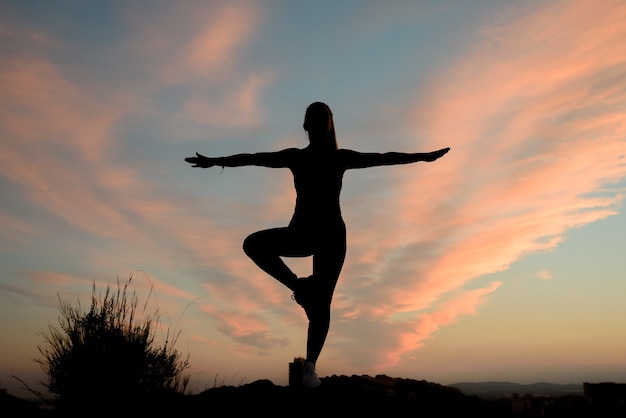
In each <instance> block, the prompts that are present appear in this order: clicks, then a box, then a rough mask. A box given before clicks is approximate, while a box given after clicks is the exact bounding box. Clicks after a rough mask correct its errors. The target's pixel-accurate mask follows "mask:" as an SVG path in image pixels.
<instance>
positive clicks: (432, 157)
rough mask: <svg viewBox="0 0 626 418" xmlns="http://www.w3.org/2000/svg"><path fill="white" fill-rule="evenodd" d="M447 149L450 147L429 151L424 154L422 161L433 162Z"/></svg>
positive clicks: (446, 151)
mask: <svg viewBox="0 0 626 418" xmlns="http://www.w3.org/2000/svg"><path fill="white" fill-rule="evenodd" d="M448 151H450V148H443V149H440V150H439V151H433V152H429V153H428V154H426V156H425V158H424V161H427V162H433V161H435V160H438V159H439V158H441V157H443V156H444V155H446V154H447V153H448Z"/></svg>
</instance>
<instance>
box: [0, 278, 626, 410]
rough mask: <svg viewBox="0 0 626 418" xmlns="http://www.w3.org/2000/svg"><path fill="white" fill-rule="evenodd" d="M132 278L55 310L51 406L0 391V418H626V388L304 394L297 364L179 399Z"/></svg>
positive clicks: (382, 382)
mask: <svg viewBox="0 0 626 418" xmlns="http://www.w3.org/2000/svg"><path fill="white" fill-rule="evenodd" d="M131 279H132V276H131V278H129V280H128V281H126V282H125V283H120V282H119V280H118V283H117V289H116V290H115V289H111V288H109V287H107V288H106V290H105V291H104V293H102V292H97V291H96V289H95V285H94V287H93V289H92V298H91V304H90V306H89V308H86V309H84V308H83V307H82V306H81V305H80V303H77V304H72V303H69V302H65V301H60V302H61V315H60V316H59V322H58V323H59V326H58V327H55V326H50V327H49V329H48V332H44V333H42V337H43V344H42V345H40V346H39V351H40V353H41V355H42V357H41V358H40V359H39V360H37V361H38V363H39V364H40V366H41V367H42V370H43V371H44V373H45V375H46V377H47V378H46V379H45V380H44V381H42V382H41V383H43V385H44V386H45V387H46V389H47V390H48V392H49V393H50V394H52V395H51V396H52V398H50V399H48V398H47V397H46V396H43V395H41V394H40V393H38V392H35V391H33V390H31V393H32V394H34V395H37V396H38V397H39V398H40V399H41V402H29V401H26V400H23V399H20V398H16V397H14V396H11V395H9V394H8V393H6V392H4V391H2V390H0V418H13V417H16V418H28V417H44V418H48V417H50V418H52V417H107V418H109V417H111V418H124V417H191V416H193V417H196V416H201V417H204V416H215V415H218V416H223V415H227V416H232V417H246V416H253V417H256V416H269V417H272V418H278V417H296V418H299V417H309V416H311V417H320V418H327V417H328V418H330V417H334V416H345V417H405V416H406V417H446V418H447V417H481V418H500V417H503V418H504V417H520V416H537V417H568V418H576V417H598V418H600V417H602V418H604V417H607V418H613V417H616V418H617V417H620V418H624V417H626V407H625V399H626V389H625V388H624V386H626V385H623V386H622V385H608V386H602V385H586V386H585V395H586V396H559V397H537V396H532V395H522V396H508V397H504V398H503V397H500V398H496V399H493V398H486V397H479V396H476V395H471V394H467V393H463V392H462V391H461V390H460V389H458V388H454V387H449V386H442V385H439V384H436V383H431V382H427V381H418V380H412V379H401V378H391V377H388V376H384V375H383V376H376V377H369V376H351V377H348V376H331V377H325V378H322V379H321V380H322V386H321V387H319V388H316V389H306V388H304V387H302V386H301V385H296V384H295V382H300V381H301V380H300V379H298V378H297V376H298V370H300V369H299V368H298V367H296V364H297V362H296V361H295V360H298V359H294V363H293V364H290V376H289V378H290V382H292V384H291V385H289V386H276V385H274V384H273V383H272V382H271V381H269V380H257V381H255V382H252V383H249V384H245V385H244V384H242V385H239V386H216V387H214V388H212V389H209V390H206V391H204V392H201V393H199V394H186V387H187V383H188V378H187V377H185V376H184V375H183V371H185V370H186V369H187V367H188V366H189V363H188V356H187V357H185V356H182V355H181V353H180V352H178V350H176V349H175V348H174V345H175V343H176V339H177V338H176V337H177V335H178V334H176V333H174V334H173V335H171V334H169V330H168V331H166V333H165V335H164V336H163V337H164V338H161V340H162V341H163V342H162V343H161V344H159V343H158V342H157V341H156V339H155V337H156V331H155V330H156V329H158V328H159V327H158V325H159V321H158V319H159V313H158V312H153V313H150V312H147V311H146V305H143V309H138V307H140V306H141V305H139V304H138V299H137V297H136V295H135V294H134V293H131V292H129V288H128V286H129V284H130V282H131ZM299 360H303V359H299ZM292 366H293V368H292ZM292 372H293V373H292ZM300 377H301V376H300ZM292 378H293V379H292ZM18 380H19V379H18ZM22 383H24V385H25V387H26V388H27V389H29V390H30V388H29V386H28V384H27V383H26V382H22ZM590 394H591V395H592V396H589V395H590Z"/></svg>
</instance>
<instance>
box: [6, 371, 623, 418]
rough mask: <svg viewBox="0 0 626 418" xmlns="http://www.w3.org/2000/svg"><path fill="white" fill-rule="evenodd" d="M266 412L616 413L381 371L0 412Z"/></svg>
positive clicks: (13, 404) (490, 417)
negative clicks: (492, 395) (306, 384)
mask: <svg viewBox="0 0 626 418" xmlns="http://www.w3.org/2000/svg"><path fill="white" fill-rule="evenodd" d="M248 414H250V416H259V414H260V415H262V416H269V417H273V418H274V417H303V416H304V417H308V416H311V417H321V418H325V417H331V416H346V417H446V418H447V417H482V418H497V417H568V418H569V417H572V418H576V417H581V418H582V417H593V418H596V417H597V418H604V417H607V418H614V417H615V418H618V417H620V418H622V417H625V416H626V408H625V407H624V403H623V402H621V403H620V400H619V399H614V400H613V401H612V402H608V403H607V402H605V403H598V402H596V403H595V404H594V403H593V402H591V400H590V399H588V398H586V397H584V396H580V395H575V396H557V397H540V396H529V395H528V396H527V395H519V396H508V397H503V398H499V399H484V398H481V397H478V396H469V395H465V394H464V393H463V392H461V391H460V390H459V389H456V388H452V387H447V386H443V385H439V384H436V383H432V382H427V381H418V380H412V379H401V378H391V377H388V376H384V375H383V376H376V377H369V376H331V377H325V378H322V386H320V387H319V388H317V389H306V388H303V387H292V386H277V385H274V384H273V383H272V382H271V381H269V380H257V381H255V382H252V383H249V384H244V385H241V386H221V387H215V388H211V389H208V390H206V391H204V392H201V393H199V394H194V395H189V394H186V395H183V394H181V393H177V392H174V391H171V392H166V393H165V392H164V393H161V394H159V395H158V396H154V397H151V398H149V399H148V398H145V399H143V400H141V401H138V400H135V401H133V400H128V399H126V400H125V401H124V403H120V402H116V400H114V399H111V400H109V402H106V401H105V402H102V403H99V404H91V405H85V404H83V405H80V408H76V409H72V408H69V409H66V410H63V411H59V410H54V409H46V408H42V407H41V405H36V404H35V403H31V402H27V401H24V400H21V399H17V398H13V397H11V396H9V395H6V394H0V417H3V418H4V417H6V418H9V417H43V418H46V417H50V418H52V417H69V416H72V417H73V416H90V417H98V416H102V417H105V416H106V417H126V416H155V417H160V416H163V417H188V416H215V415H228V416H232V417H240V416H241V417H243V416H248Z"/></svg>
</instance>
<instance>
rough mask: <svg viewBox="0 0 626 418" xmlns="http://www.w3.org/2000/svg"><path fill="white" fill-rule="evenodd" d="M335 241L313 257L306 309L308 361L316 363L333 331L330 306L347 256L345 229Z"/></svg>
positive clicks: (327, 244)
mask: <svg viewBox="0 0 626 418" xmlns="http://www.w3.org/2000/svg"><path fill="white" fill-rule="evenodd" d="M337 232H338V233H336V234H333V235H332V237H331V238H332V239H331V240H329V241H328V242H326V244H325V245H324V244H322V245H320V246H319V250H318V252H317V253H316V254H315V255H314V256H313V278H312V279H310V280H311V292H312V293H313V294H312V295H311V296H312V298H311V301H310V303H308V304H307V305H308V306H307V307H306V308H305V311H306V314H307V317H308V318H309V329H308V339H307V359H306V361H307V362H311V363H313V364H315V363H316V362H317V359H318V357H319V355H320V353H321V352H322V348H323V347H324V343H325V342H326V336H327V335H328V330H329V328H330V305H331V301H332V298H333V292H334V290H335V286H336V285H337V280H338V279H339V274H340V273H341V268H342V267H343V262H344V260H345V257H346V238H345V230H343V231H341V230H340V231H337Z"/></svg>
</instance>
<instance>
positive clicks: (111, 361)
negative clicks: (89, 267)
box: [37, 275, 189, 409]
mask: <svg viewBox="0 0 626 418" xmlns="http://www.w3.org/2000/svg"><path fill="white" fill-rule="evenodd" d="M131 280H132V275H131V276H130V278H129V279H128V280H127V281H126V282H125V283H124V284H123V285H120V282H119V280H118V281H117V290H115V291H112V290H111V288H110V287H109V286H107V288H106V291H105V292H104V295H102V294H96V287H95V283H94V285H93V290H92V296H91V307H90V308H89V309H88V310H83V309H82V307H81V305H80V301H79V302H78V303H77V304H76V305H73V304H72V303H69V302H66V301H62V300H61V299H60V298H59V302H60V312H61V314H60V316H59V328H56V327H54V326H49V327H48V332H47V333H45V332H44V333H42V334H41V335H42V337H43V339H44V344H43V345H40V346H39V347H38V349H39V352H40V353H41V354H42V356H43V359H42V360H37V362H38V363H39V364H40V365H41V367H42V369H43V370H44V372H45V373H46V374H47V381H44V382H42V383H43V385H44V386H45V387H46V388H47V389H48V390H49V391H50V392H51V393H53V394H55V395H56V398H55V402H56V404H57V408H60V409H63V408H65V409H74V408H82V407H84V406H85V405H89V407H90V408H91V409H93V408H94V407H96V408H99V409H100V408H106V407H115V406H119V405H124V406H125V407H127V406H128V405H133V404H138V403H141V402H143V401H146V400H149V399H154V398H155V395H160V394H163V393H164V392H175V391H176V390H178V389H180V386H181V382H183V381H185V379H181V373H182V372H183V370H185V369H186V368H187V367H189V360H188V359H189V356H187V358H185V359H181V354H180V353H179V352H178V351H177V350H176V349H175V348H174V345H175V343H176V340H177V338H178V335H179V334H176V335H175V336H173V339H172V340H169V339H168V337H169V331H168V332H166V335H165V342H164V343H163V345H161V346H158V345H157V344H156V343H155V331H154V330H155V326H158V325H159V322H158V316H157V313H156V312H155V313H153V314H150V315H147V316H146V313H145V310H146V306H147V302H146V304H145V305H144V309H143V314H142V315H140V316H138V315H137V305H138V298H137V296H136V294H135V293H134V292H133V293H132V294H129V292H128V286H129V284H130V282H131ZM185 383H186V381H185ZM182 386H183V390H184V386H185V384H183V385H182Z"/></svg>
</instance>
